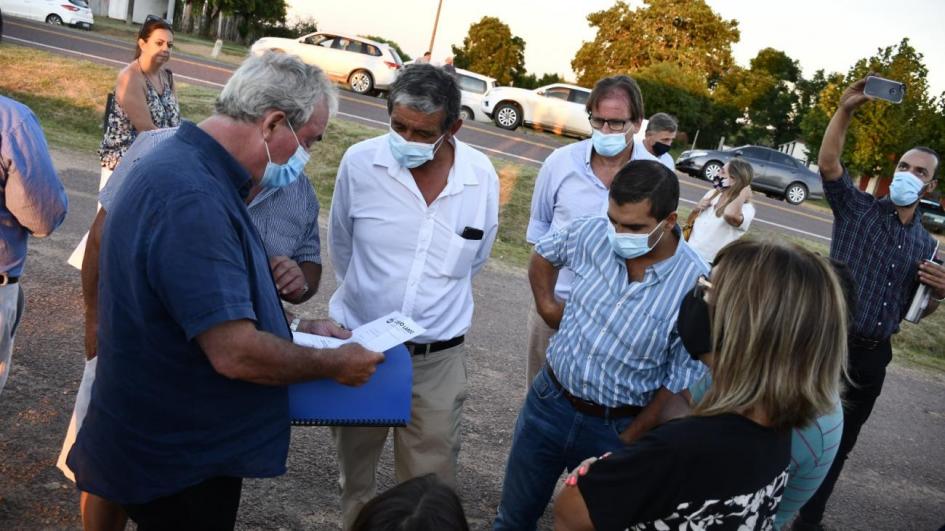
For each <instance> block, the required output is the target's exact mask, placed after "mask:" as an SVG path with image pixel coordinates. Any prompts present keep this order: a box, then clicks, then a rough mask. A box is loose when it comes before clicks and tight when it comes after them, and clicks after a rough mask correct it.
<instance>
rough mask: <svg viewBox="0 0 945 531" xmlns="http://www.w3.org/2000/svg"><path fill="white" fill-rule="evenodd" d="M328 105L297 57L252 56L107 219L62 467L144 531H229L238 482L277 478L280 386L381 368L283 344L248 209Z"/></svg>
mask: <svg viewBox="0 0 945 531" xmlns="http://www.w3.org/2000/svg"><path fill="white" fill-rule="evenodd" d="M331 100H332V98H331V96H330V87H329V85H328V82H327V79H326V77H325V74H324V73H323V72H322V71H321V70H319V69H318V68H316V67H312V66H308V65H305V64H304V63H302V62H301V61H300V60H299V59H298V58H296V57H292V56H289V55H284V54H275V53H267V54H265V55H262V56H260V57H251V58H249V59H247V60H246V61H245V62H244V63H243V65H242V66H241V67H240V68H239V69H238V70H237V71H236V72H235V73H234V74H233V77H232V78H231V79H230V81H229V82H228V83H227V85H226V86H225V87H224V88H223V91H222V92H221V94H220V96H219V98H218V100H217V105H216V113H215V114H214V115H213V116H211V117H209V118H207V119H206V120H204V121H203V122H201V123H200V124H193V123H190V122H185V123H183V124H182V125H181V126H180V128H179V129H178V131H177V133H176V134H175V135H174V137H173V138H170V139H167V140H166V141H164V142H163V143H161V144H160V145H159V146H157V147H156V148H154V149H153V150H151V151H150V152H149V153H147V154H146V155H144V156H143V157H142V158H141V159H140V160H139V161H138V162H137V163H136V164H135V166H134V168H132V169H131V170H130V172H129V174H128V176H127V178H126V181H125V183H124V185H123V186H122V187H121V189H120V190H119V191H118V194H117V196H116V197H115V202H114V207H113V208H111V209H110V211H109V213H108V216H107V218H106V219H105V227H104V232H103V237H102V247H101V251H100V270H101V277H100V282H99V293H98V316H99V329H98V346H97V358H98V360H99V361H98V367H97V371H96V381H95V385H94V387H93V388H92V397H91V401H90V403H89V407H88V413H87V415H86V417H85V421H84V423H83V426H82V429H81V430H80V431H79V433H78V437H77V439H76V442H75V445H74V446H73V448H72V450H71V452H70V453H69V456H68V458H67V464H68V466H69V468H71V469H72V470H73V471H74V473H75V478H76V485H77V486H78V488H79V489H80V490H82V491H85V492H88V493H91V494H93V495H95V496H98V497H101V498H104V499H106V500H111V501H114V502H117V503H119V504H121V505H122V506H123V507H124V509H125V511H126V512H127V514H128V516H129V517H131V519H132V520H134V521H135V522H137V523H138V525H139V527H140V528H142V529H170V528H175V527H177V528H194V529H219V528H224V529H225V528H232V527H233V525H234V522H235V519H236V513H237V509H238V507H239V500H240V491H241V488H242V478H244V477H272V476H277V475H280V474H282V473H284V472H285V460H286V455H287V453H288V444H289V417H288V392H287V387H286V386H287V385H288V384H290V383H293V382H298V381H305V380H311V379H316V378H333V379H335V380H337V381H338V382H341V383H343V384H346V385H360V384H362V383H364V382H365V381H367V380H368V378H370V376H371V374H373V372H374V369H375V366H376V365H377V363H379V362H380V361H382V360H383V355H381V354H378V353H374V352H369V351H367V350H365V349H364V348H363V347H361V346H360V345H357V344H347V345H344V346H343V347H341V348H339V349H331V350H318V349H310V348H304V347H300V346H296V345H294V344H293V343H292V342H291V337H292V335H291V332H292V331H291V330H290V326H289V324H288V323H287V322H286V318H285V314H284V313H283V311H282V305H281V303H280V301H279V294H278V292H277V289H276V284H275V282H274V279H273V276H272V274H271V273H270V265H269V259H268V258H267V255H266V250H265V247H264V245H263V243H262V241H261V240H260V238H259V235H258V232H257V231H256V229H255V228H254V227H253V224H252V219H251V218H250V215H249V213H248V212H247V209H246V201H247V198H248V195H249V192H250V190H251V189H252V187H253V186H254V185H256V186H262V187H266V186H267V185H270V184H273V185H276V184H279V183H286V182H291V181H292V180H294V179H295V178H297V177H298V174H299V173H300V172H301V171H302V168H303V167H304V165H305V161H306V160H307V159H308V153H307V150H308V149H309V147H310V146H311V144H312V143H313V142H315V141H317V140H318V139H319V137H320V136H321V134H322V132H323V131H324V129H325V126H326V125H327V122H328V116H329V113H330V108H331V106H332V103H331ZM293 324H294V325H295V326H297V327H298V328H299V329H300V330H302V329H304V330H306V331H310V332H315V333H320V334H322V335H335V336H338V337H350V333H348V332H345V331H343V330H341V329H340V328H339V327H338V326H337V325H335V324H333V323H332V322H330V321H304V322H299V323H293Z"/></svg>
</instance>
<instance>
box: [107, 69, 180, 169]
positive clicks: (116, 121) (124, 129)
mask: <svg viewBox="0 0 945 531" xmlns="http://www.w3.org/2000/svg"><path fill="white" fill-rule="evenodd" d="M159 72H161V73H163V75H164V93H163V94H159V93H158V91H157V89H155V88H154V85H152V84H151V80H150V79H148V76H144V81H145V83H146V84H147V86H146V87H145V101H147V104H148V109H150V111H151V121H152V122H154V125H155V127H157V128H158V129H163V128H165V127H177V126H178V125H180V105H179V104H178V103H177V96H176V95H175V94H174V78H173V76H172V74H171V71H170V70H168V69H166V68H165V69H162V70H160V71H159ZM159 75H160V73H159ZM137 136H138V131H137V130H136V129H135V128H134V126H133V125H131V120H130V119H129V118H128V115H127V114H125V110H124V109H122V108H121V105H120V104H119V103H118V99H117V98H115V99H114V103H113V104H112V107H111V110H110V112H109V113H108V116H107V117H106V126H105V136H104V137H102V146H101V147H100V148H99V150H98V155H99V157H100V158H101V160H102V167H104V168H108V169H110V170H114V169H115V166H117V165H118V161H120V160H121V157H122V156H124V154H125V151H127V150H128V148H129V147H131V144H132V143H133V142H134V141H135V138H137Z"/></svg>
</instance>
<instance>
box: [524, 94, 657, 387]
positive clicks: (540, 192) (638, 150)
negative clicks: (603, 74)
mask: <svg viewBox="0 0 945 531" xmlns="http://www.w3.org/2000/svg"><path fill="white" fill-rule="evenodd" d="M587 116H588V120H589V121H590V124H591V128H592V129H593V132H592V136H591V138H590V139H587V140H584V141H581V142H576V143H574V144H570V145H567V146H564V147H561V148H558V149H556V150H555V151H554V152H553V153H552V154H551V155H549V156H548V158H547V159H545V162H544V164H542V166H541V170H539V172H538V178H537V179H536V181H535V191H534V192H533V194H532V212H531V218H530V219H529V221H528V230H527V232H526V234H525V239H526V240H527V241H528V243H530V244H532V245H534V244H535V243H537V242H538V240H540V239H542V238H543V237H544V236H545V235H547V234H550V233H551V232H554V231H556V230H560V229H562V228H564V227H565V226H567V224H568V223H570V222H571V221H573V220H575V219H577V218H580V217H582V216H599V215H603V213H604V211H605V209H606V205H607V191H608V190H609V189H610V183H611V182H612V181H613V180H614V175H616V174H617V172H618V171H619V170H620V168H622V167H624V166H625V165H626V164H627V163H628V162H630V161H631V160H658V159H657V158H656V156H654V155H653V154H652V153H650V152H649V151H648V150H647V149H646V147H645V146H644V145H643V142H641V141H639V140H636V139H634V137H633V135H634V134H636V133H637V131H639V130H640V126H641V125H642V123H643V95H642V94H641V93H640V87H639V85H637V83H636V81H634V80H633V79H632V78H630V77H628V76H613V77H607V78H604V79H601V80H600V81H598V82H597V84H595V85H594V89H593V90H592V91H591V95H590V97H588V99H587ZM572 279H573V274H572V273H571V271H570V270H569V269H567V268H563V269H562V270H561V271H560V272H559V274H558V283H557V285H556V286H555V297H557V298H558V299H560V300H562V301H567V300H568V296H569V294H570V292H571V282H572ZM554 333H555V331H554V330H553V329H551V328H549V327H548V326H547V325H546V324H545V322H544V321H543V320H542V319H541V317H539V316H538V312H537V311H536V310H535V307H534V305H533V306H532V309H531V311H530V312H529V315H528V347H527V356H526V365H525V390H526V392H527V391H528V388H529V387H530V386H531V384H532V380H534V378H535V375H536V374H538V371H539V370H540V369H541V367H542V365H544V363H545V351H547V350H548V342H549V340H550V338H551V336H552V335H553V334H554Z"/></svg>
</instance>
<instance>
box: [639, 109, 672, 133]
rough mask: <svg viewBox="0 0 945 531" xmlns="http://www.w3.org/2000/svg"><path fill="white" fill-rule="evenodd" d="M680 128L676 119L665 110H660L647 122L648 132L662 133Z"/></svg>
mask: <svg viewBox="0 0 945 531" xmlns="http://www.w3.org/2000/svg"><path fill="white" fill-rule="evenodd" d="M678 128H679V124H678V123H677V122H676V119H675V118H673V117H672V116H670V115H668V114H666V113H665V112H658V113H656V114H654V115H653V116H650V121H649V122H647V124H646V132H647V133H662V132H663V131H666V132H669V133H675V132H676V129H678Z"/></svg>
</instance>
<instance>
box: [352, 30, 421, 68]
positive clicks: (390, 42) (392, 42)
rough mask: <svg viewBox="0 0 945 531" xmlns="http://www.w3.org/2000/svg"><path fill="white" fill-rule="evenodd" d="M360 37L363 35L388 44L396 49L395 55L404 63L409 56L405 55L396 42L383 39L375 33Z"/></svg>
mask: <svg viewBox="0 0 945 531" xmlns="http://www.w3.org/2000/svg"><path fill="white" fill-rule="evenodd" d="M362 37H364V38H365V39H371V40H372V41H377V42H383V43H384V44H386V45H388V46H390V47H391V48H393V49H394V50H396V51H397V55H399V56H400V59H401V61H403V62H405V63H406V62H407V61H409V60H410V56H409V55H407V52H405V51H403V50H402V49H401V48H400V45H399V44H397V43H396V42H394V41H392V40H390V39H385V38H384V37H378V36H377V35H362Z"/></svg>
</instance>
